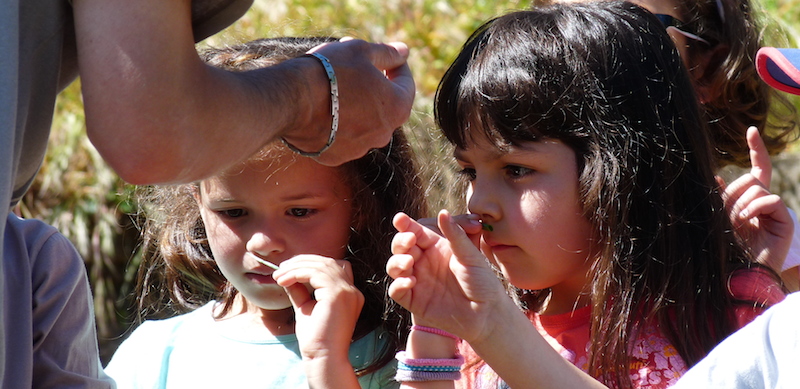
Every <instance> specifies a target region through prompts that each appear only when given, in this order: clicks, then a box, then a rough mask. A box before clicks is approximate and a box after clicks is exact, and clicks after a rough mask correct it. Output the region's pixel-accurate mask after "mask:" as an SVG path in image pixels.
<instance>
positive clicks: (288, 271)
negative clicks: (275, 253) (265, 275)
mask: <svg viewBox="0 0 800 389" xmlns="http://www.w3.org/2000/svg"><path fill="white" fill-rule="evenodd" d="M272 277H273V278H274V279H275V281H276V282H277V283H278V285H280V286H283V287H288V286H290V285H293V284H298V283H299V284H309V285H311V286H312V287H313V288H314V289H319V288H324V287H328V286H330V285H334V284H337V283H346V284H353V282H354V278H353V268H352V265H351V264H350V262H348V261H345V260H341V259H339V260H335V259H333V258H328V257H323V256H320V255H313V254H302V255H298V256H295V257H292V258H290V259H288V260H286V261H284V262H283V263H281V267H280V269H278V270H276V271H275V272H274V273H272Z"/></svg>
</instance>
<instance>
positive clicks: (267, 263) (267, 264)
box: [255, 257, 278, 270]
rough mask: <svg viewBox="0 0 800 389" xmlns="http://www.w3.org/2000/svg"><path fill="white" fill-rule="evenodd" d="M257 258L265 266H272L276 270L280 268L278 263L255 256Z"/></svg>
mask: <svg viewBox="0 0 800 389" xmlns="http://www.w3.org/2000/svg"><path fill="white" fill-rule="evenodd" d="M255 258H256V261H258V263H260V264H262V265H264V266H267V267H271V268H272V269H274V270H278V265H276V264H274V263H272V262H267V261H265V260H263V259H261V258H259V257H255Z"/></svg>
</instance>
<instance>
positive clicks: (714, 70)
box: [555, 0, 800, 290]
mask: <svg viewBox="0 0 800 389" xmlns="http://www.w3.org/2000/svg"><path fill="white" fill-rule="evenodd" d="M555 1H559V0H555ZM560 1H562V2H566V1H576V0H560ZM577 1H591V0H577ZM632 2H633V3H635V4H638V5H640V6H642V7H644V8H645V9H647V10H649V11H650V12H652V13H653V14H655V15H656V17H658V19H659V20H660V21H661V22H662V24H663V25H664V27H665V28H666V30H667V32H668V33H669V34H670V36H671V37H672V39H673V41H674V42H675V44H676V46H677V48H678V51H679V53H680V54H681V58H682V60H683V63H684V65H685V66H686V68H687V69H688V70H689V72H690V75H691V79H692V84H693V86H694V89H695V92H696V93H697V96H698V99H699V101H700V105H701V108H702V110H701V112H702V113H703V117H704V119H705V120H706V121H707V123H708V125H707V128H708V130H709V133H710V135H711V141H712V144H713V147H714V149H715V159H716V160H717V164H718V167H720V168H722V167H725V166H728V165H735V166H739V167H746V166H748V165H750V164H752V165H754V166H755V170H754V171H756V172H758V174H752V175H747V174H745V175H744V176H742V177H741V178H740V179H738V180H737V181H735V182H732V183H731V189H730V190H727V191H726V193H725V194H724V195H725V197H726V198H727V199H728V201H727V204H728V208H729V209H731V210H733V209H735V208H736V207H737V205H736V204H735V202H736V200H737V199H738V198H739V197H740V196H741V195H742V194H743V193H744V192H745V191H746V190H747V188H749V187H751V186H756V185H759V186H763V187H765V188H767V189H769V188H770V184H771V181H772V166H771V162H770V160H769V155H776V154H778V153H780V152H782V151H783V150H785V149H786V147H787V145H788V144H789V143H790V142H792V141H794V140H796V139H797V138H798V134H799V132H798V130H800V127H798V123H797V120H798V119H797V110H796V108H795V107H794V105H792V103H791V102H790V101H789V100H788V99H786V98H785V97H784V96H783V95H781V94H780V93H779V92H778V91H776V90H775V89H773V88H770V87H769V86H768V85H767V84H766V83H765V82H764V81H763V80H762V79H761V78H759V77H758V75H757V73H756V66H755V61H756V53H757V51H758V49H759V48H760V47H761V42H760V41H761V39H762V37H763V28H762V26H761V25H760V24H759V19H760V18H759V15H758V10H757V9H755V8H754V4H751V2H750V1H749V0H737V1H731V0H633V1H632ZM753 127H754V128H756V129H757V130H758V136H756V134H755V133H748V131H752V130H750V128H753ZM758 137H760V138H761V140H759V139H757V138H758ZM756 147H758V148H759V150H758V151H757V152H758V153H761V154H762V155H760V156H759V157H760V159H761V161H756V160H752V154H751V150H752V149H753V148H756ZM738 171H739V170H737V169H733V170H732V171H731V172H725V174H724V175H725V176H733V174H732V173H733V172H738ZM792 220H793V222H794V226H795V227H794V228H795V236H794V241H793V242H792V246H791V247H790V249H789V253H788V255H787V256H786V257H785V258H784V257H781V258H775V257H766V256H764V255H760V253H756V255H755V260H756V261H758V262H759V263H763V264H765V265H768V266H770V267H772V268H773V269H775V270H776V271H779V272H781V271H782V272H783V274H782V278H783V281H784V282H785V283H786V285H787V286H788V287H789V288H790V289H791V290H798V289H799V288H800V222H798V219H797V216H796V214H794V213H792ZM733 222H734V224H735V225H741V226H744V227H742V229H743V231H742V232H743V235H745V236H747V239H759V238H760V236H763V235H765V233H766V234H768V232H765V231H762V230H759V228H758V227H757V226H750V225H748V223H745V222H743V221H741V220H739V219H738V218H737V219H734V220H733Z"/></svg>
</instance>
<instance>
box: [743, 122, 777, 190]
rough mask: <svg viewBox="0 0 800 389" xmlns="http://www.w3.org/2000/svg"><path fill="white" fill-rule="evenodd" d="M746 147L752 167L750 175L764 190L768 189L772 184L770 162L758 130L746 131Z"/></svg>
mask: <svg viewBox="0 0 800 389" xmlns="http://www.w3.org/2000/svg"><path fill="white" fill-rule="evenodd" d="M747 145H748V146H749V147H750V164H751V166H752V168H751V169H750V174H752V175H753V177H755V178H756V179H757V180H759V181H761V184H762V185H764V187H765V188H769V186H770V184H771V183H772V161H771V160H770V158H769V152H768V151H767V146H766V145H765V144H764V140H763V139H761V134H760V133H759V132H758V128H756V127H750V128H748V129H747Z"/></svg>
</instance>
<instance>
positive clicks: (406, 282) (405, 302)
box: [388, 276, 417, 309]
mask: <svg viewBox="0 0 800 389" xmlns="http://www.w3.org/2000/svg"><path fill="white" fill-rule="evenodd" d="M416 284H417V279H416V278H415V277H413V276H411V277H401V278H397V279H395V280H394V281H392V283H391V284H389V290H388V293H389V297H391V299H392V300H394V301H396V302H397V303H398V304H400V306H402V307H403V308H405V309H411V296H412V290H413V289H414V286H415V285H416Z"/></svg>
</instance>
